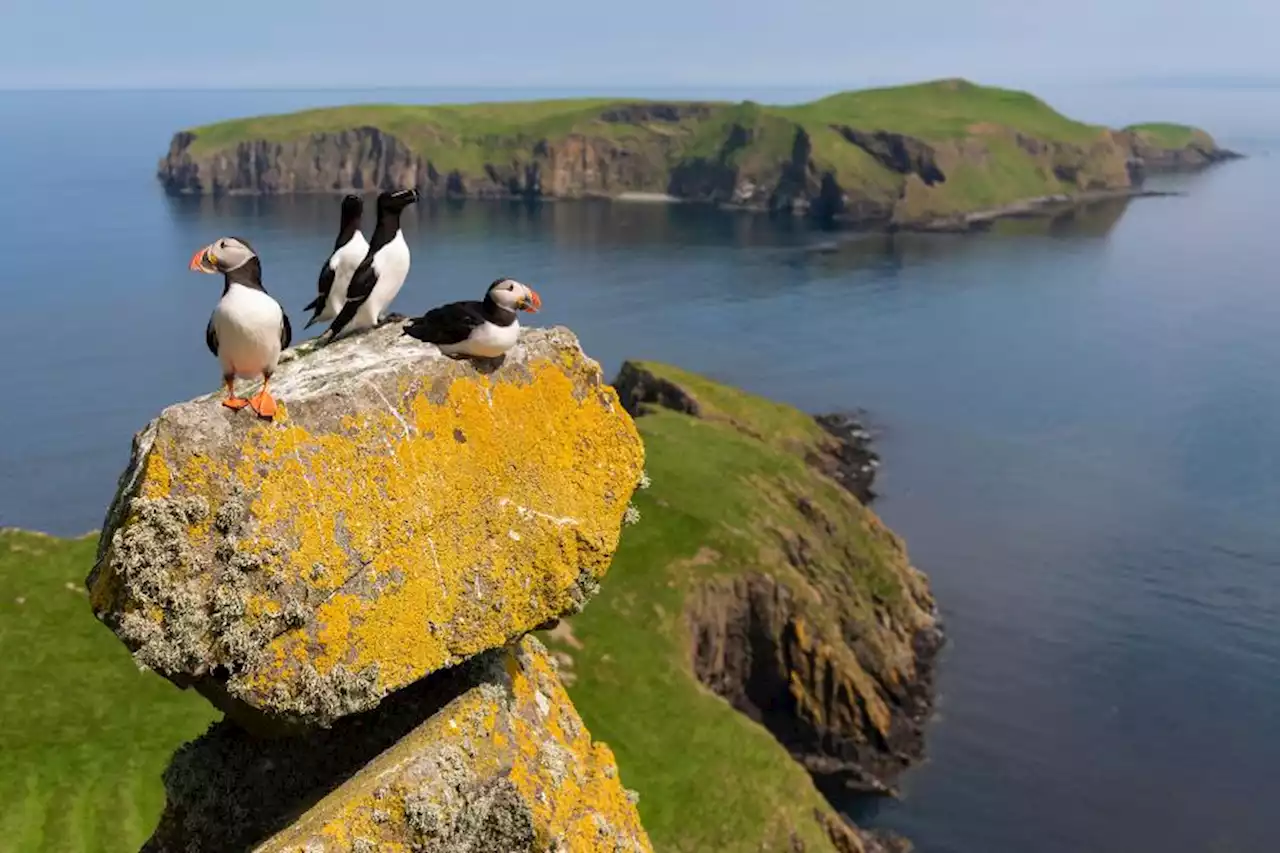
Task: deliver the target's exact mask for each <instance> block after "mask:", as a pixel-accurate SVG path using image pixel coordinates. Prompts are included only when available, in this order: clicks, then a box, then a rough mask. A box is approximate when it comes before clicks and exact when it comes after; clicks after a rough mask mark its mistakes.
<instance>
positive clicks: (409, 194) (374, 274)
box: [320, 190, 418, 343]
mask: <svg viewBox="0 0 1280 853" xmlns="http://www.w3.org/2000/svg"><path fill="white" fill-rule="evenodd" d="M417 200H418V191H417V190H398V191H396V192H384V193H382V194H381V195H379V196H378V225H377V227H376V228H374V231H373V239H371V240H370V241H369V251H368V253H367V254H365V256H364V260H362V261H361V262H360V266H358V267H356V271H355V272H354V273H352V275H351V284H350V286H348V287H347V301H346V302H345V303H344V304H343V306H342V310H341V311H339V312H338V316H337V318H336V319H335V320H334V321H333V323H332V325H330V326H329V328H328V329H326V330H325V333H324V334H323V335H321V336H320V339H321V340H322V341H323V342H324V343H328V342H329V341H331V340H333V339H334V338H336V337H337V336H338V335H340V334H342V333H343V331H346V330H348V329H349V330H350V331H353V332H354V331H358V330H360V329H369V328H372V327H374V326H376V325H378V321H379V320H380V319H381V317H382V312H383V311H384V310H385V309H386V307H387V306H388V305H390V304H391V300H392V299H395V298H396V294H397V293H399V292H400V287H401V285H403V284H404V280H405V277H406V276H407V275H408V274H409V244H408V243H406V242H405V240H404V232H403V231H401V230H400V213H401V212H402V211H403V210H404V209H405V208H406V207H408V206H409V205H411V204H413V203H414V202H415V201H417Z"/></svg>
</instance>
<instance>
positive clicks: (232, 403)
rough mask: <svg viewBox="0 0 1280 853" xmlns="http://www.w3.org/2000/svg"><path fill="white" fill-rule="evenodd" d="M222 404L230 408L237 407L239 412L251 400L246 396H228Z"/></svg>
mask: <svg viewBox="0 0 1280 853" xmlns="http://www.w3.org/2000/svg"><path fill="white" fill-rule="evenodd" d="M222 405H224V406H226V407H227V408H228V409H235V410H236V411H237V412H238V411H240V410H241V409H243V408H244V407H245V406H247V405H249V401H248V400H246V399H245V398H244V397H228V398H227V399H225V400H223V401H222Z"/></svg>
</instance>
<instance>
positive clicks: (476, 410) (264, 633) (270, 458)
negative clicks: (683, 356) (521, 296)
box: [87, 323, 651, 853]
mask: <svg viewBox="0 0 1280 853" xmlns="http://www.w3.org/2000/svg"><path fill="white" fill-rule="evenodd" d="M403 328H404V327H403V324H401V323H389V324H385V325H383V326H382V327H380V328H378V329H375V330H373V331H370V332H366V333H363V334H359V335H355V336H352V337H350V338H347V339H344V340H341V341H338V342H336V343H333V344H331V345H329V346H326V347H323V348H319V349H317V348H316V346H315V345H314V344H311V343H308V344H305V345H303V346H301V347H299V348H297V349H295V350H291V351H289V352H288V353H286V355H285V358H283V359H282V366H281V369H280V370H279V371H278V372H277V373H276V375H275V376H274V377H273V380H272V390H273V392H274V394H275V396H276V398H277V400H278V401H279V403H280V404H281V405H282V409H281V413H280V415H278V416H277V418H276V420H275V421H272V422H262V421H258V420H255V419H253V418H250V417H245V416H244V414H243V413H240V412H232V411H230V410H227V409H225V408H223V407H221V406H220V405H218V401H217V398H216V395H209V396H206V397H201V398H199V399H196V400H193V401H190V402H188V403H182V404H178V405H175V406H171V407H169V408H167V409H165V410H164V411H163V412H162V413H161V414H160V416H159V417H157V418H156V419H155V420H154V421H153V422H152V423H151V424H149V425H148V426H147V427H146V428H145V429H144V430H142V432H140V433H139V434H138V436H137V437H136V438H135V441H134V448H133V456H132V459H131V460H130V464H129V467H128V469H127V470H126V472H125V474H124V475H123V476H122V478H121V481H120V488H119V492H118V494H117V495H116V498H115V500H114V501H113V504H112V506H111V509H110V511H109V513H108V517H107V523H106V525H105V528H104V531H103V533H102V536H101V540H100V543H99V549H98V559H97V563H96V565H95V567H94V569H93V571H92V572H91V574H90V576H89V578H88V580H87V586H88V589H89V593H90V600H91V602H92V604H93V607H94V610H95V613H96V614H97V615H98V616H99V618H100V619H101V620H102V621H103V622H105V623H106V624H107V625H108V626H110V627H111V628H112V630H113V631H115V633H116V634H117V636H118V637H119V638H120V639H121V640H122V641H123V642H124V643H125V644H126V645H127V646H128V647H129V649H130V651H131V652H133V655H134V658H135V660H136V661H137V662H138V664H139V665H140V666H142V667H144V668H150V669H153V670H156V671H157V672H159V673H160V674H162V675H164V676H166V677H167V678H169V679H170V680H171V681H173V682H174V683H175V684H177V685H179V686H182V687H187V686H193V687H194V688H195V689H197V690H198V691H200V692H201V693H202V694H203V695H204V696H205V697H206V698H208V699H209V700H210V701H212V702H213V703H214V704H215V705H217V706H219V707H220V708H222V709H223V710H225V711H226V712H227V716H226V717H225V718H224V720H223V721H221V722H219V723H216V724H215V725H213V726H212V727H211V728H210V730H209V732H208V733H207V734H206V735H205V736H204V737H202V738H200V739H199V740H197V741H195V742H193V743H190V744H188V745H187V746H185V747H183V748H182V749H181V750H179V752H178V753H177V754H176V755H175V756H174V758H173V760H172V762H171V764H170V767H169V769H168V771H167V772H166V775H165V784H166V790H167V794H168V799H167V806H166V810H165V812H164V815H163V817H162V819H161V822H160V826H159V827H158V828H157V830H156V832H155V834H154V835H153V837H152V839H151V840H150V842H148V844H147V847H146V849H147V850H152V851H184V853H192V851H226V850H244V849H257V850H263V851H304V850H305V851H308V853H320V851H374V850H419V851H440V853H444V851H474V853H488V851H495V850H503V851H513V853H526V851H527V853H552V851H580V853H593V851H598V850H611V851H618V853H647V851H650V850H651V847H650V845H649V841H648V838H647V836H646V834H645V832H644V829H643V828H642V827H641V825H640V821H639V817H638V813H637V811H636V807H635V796H634V795H632V794H630V793H629V792H628V791H626V789H624V788H623V787H622V783H621V781H620V780H619V775H618V769H617V766H616V764H615V763H614V760H613V755H612V752H611V751H610V750H609V749H608V747H606V746H604V745H603V744H598V743H594V742H593V741H592V740H591V736H590V734H589V733H588V732H587V729H586V727H585V726H584V724H583V723H582V720H581V719H580V718H579V717H578V714H577V711H576V710H575V709H574V707H573V704H572V703H571V702H570V700H569V697H568V696H567V695H566V693H565V692H564V688H563V686H562V685H561V683H560V681H559V678H558V675H557V672H556V667H555V664H554V662H553V660H552V659H551V658H550V657H549V655H548V654H547V652H546V650H545V649H544V648H543V647H542V646H541V644H540V643H538V642H537V641H536V640H534V639H532V638H530V637H528V636H526V635H527V634H528V633H529V632H531V631H533V630H535V629H537V628H538V627H540V626H543V625H546V624H548V623H550V622H554V621H555V620H556V619H557V618H559V617H562V616H564V615H566V614H569V613H575V612H578V611H579V610H580V609H581V608H582V606H583V605H584V604H585V602H586V601H587V599H588V598H590V597H591V596H592V595H593V594H594V593H595V591H596V589H597V588H598V584H599V581H600V580H601V578H602V577H603V576H604V574H605V571H606V570H607V568H608V566H609V562H610V560H611V558H612V555H613V551H614V549H615V547H616V546H617V543H618V537H619V531H620V527H621V525H622V521H623V515H624V513H625V512H626V510H627V507H628V502H629V500H630V497H631V495H632V492H633V491H634V490H635V488H636V486H637V484H638V483H639V481H640V479H641V476H642V465H643V448H642V447H641V444H640V440H639V437H638V434H637V432H636V429H635V426H634V424H633V423H632V421H631V419H630V417H629V416H628V415H627V413H626V412H625V410H624V409H623V408H622V406H621V404H620V403H619V401H618V399H617V395H616V394H615V392H614V391H613V389H612V388H610V387H609V386H608V385H607V384H605V383H604V381H603V380H602V378H601V374H600V368H599V365H597V364H596V363H595V362H594V361H592V360H591V359H589V358H588V357H587V356H586V355H585V354H584V353H583V352H582V350H581V348H580V347H579V346H578V342H577V339H576V338H575V337H574V336H573V335H572V334H571V333H570V332H568V331H567V330H565V329H560V328H556V329H547V330H534V331H526V332H525V333H524V334H523V337H522V339H521V341H520V343H519V344H517V346H516V347H515V348H514V349H512V350H511V351H510V352H509V353H508V354H507V355H506V356H505V357H504V358H503V359H499V360H490V361H469V360H454V359H451V358H447V357H445V356H443V355H441V354H440V353H439V351H438V350H437V349H436V348H435V347H434V346H431V345H428V344H422V343H420V342H418V341H417V340H415V339H414V338H412V337H410V336H407V335H404V334H403Z"/></svg>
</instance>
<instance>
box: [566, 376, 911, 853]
mask: <svg viewBox="0 0 1280 853" xmlns="http://www.w3.org/2000/svg"><path fill="white" fill-rule="evenodd" d="M644 366H645V367H646V368H647V369H649V370H650V371H651V372H654V373H656V374H658V375H662V376H664V377H665V378H668V379H670V380H672V381H675V382H677V383H678V384H680V385H681V386H683V387H684V388H685V389H686V390H688V391H690V392H692V393H693V394H694V395H695V396H696V398H697V399H698V401H699V403H700V404H701V406H702V409H703V416H702V417H701V418H693V417H689V416H686V415H683V414H677V413H674V412H671V411H668V410H659V411H656V412H654V413H652V414H648V415H645V416H644V417H642V418H640V419H639V420H638V422H637V423H638V425H639V427H640V431H641V434H642V435H643V437H644V441H645V450H646V470H647V472H648V474H649V476H650V478H651V480H652V485H651V486H650V487H649V488H648V489H646V490H644V491H641V492H638V493H637V494H636V496H635V498H634V503H635V505H636V506H637V508H638V509H639V510H640V515H641V517H640V521H639V523H638V524H636V525H635V526H632V527H628V528H627V529H626V530H625V532H624V534H623V541H622V544H621V547H620V549H619V551H618V553H617V555H616V556H615V558H614V561H613V565H612V567H611V568H610V570H609V574H608V575H607V577H606V578H605V580H604V583H603V588H602V592H601V594H600V596H599V597H598V598H597V599H596V600H594V601H593V602H592V603H591V604H590V605H589V606H588V607H587V609H586V610H585V611H584V612H583V613H581V614H580V615H578V616H575V617H573V618H572V620H568V621H569V627H570V631H571V633H572V636H573V638H574V639H573V642H564V641H563V640H561V639H558V638H557V636H555V635H553V636H552V637H551V638H550V639H549V642H550V643H551V645H552V647H553V648H555V649H556V650H557V651H559V652H563V653H564V654H567V655H568V656H569V657H570V658H572V666H571V667H570V668H569V669H570V671H571V672H572V673H573V676H574V679H575V680H574V683H573V684H572V686H571V687H570V694H571V695H572V697H573V700H574V702H575V704H576V705H577V706H578V709H579V711H580V712H581V713H582V715H583V717H584V719H585V721H586V722H587V725H588V727H589V728H590V729H591V732H592V734H593V736H595V737H596V738H597V739H600V740H604V741H606V742H607V743H609V745H610V746H611V747H612V748H613V749H614V751H615V753H616V754H617V756H618V763H619V767H620V769H621V773H622V778H623V781H624V782H625V784H626V785H627V786H628V787H631V788H635V789H636V790H638V791H639V793H640V812H641V818H642V820H643V821H644V824H645V828H646V829H647V830H648V832H649V834H650V836H651V837H652V839H653V842H654V845H655V847H656V849H657V850H659V851H664V853H666V851H680V853H695V852H696V853H711V851H716V853H756V851H759V850H784V849H791V848H790V847H789V846H788V844H787V839H788V838H789V836H790V833H792V832H795V833H796V834H797V835H798V836H799V837H800V838H802V839H803V840H804V842H805V845H806V848H805V849H806V850H808V851H810V853H816V851H830V850H831V846H830V842H829V841H828V840H827V839H826V836H825V835H824V834H823V832H822V830H821V829H820V827H819V825H818V824H817V822H816V821H815V820H814V817H813V815H814V810H815V809H824V810H825V809H827V808H828V807H827V806H826V805H825V804H824V801H823V799H822V797H821V796H820V795H819V794H818V792H817V791H816V789H815V788H814V786H813V784H812V782H811V780H810V778H809V776H808V774H807V773H806V772H805V771H804V770H803V769H802V768H801V767H800V765H799V764H797V763H796V762H794V761H793V760H792V759H791V758H790V756H789V755H788V754H787V753H786V751H785V750H784V749H783V748H782V747H781V746H780V745H779V744H778V743H777V742H776V741H775V740H774V738H773V736H772V735H770V734H769V733H768V732H767V731H765V730H764V729H763V728H762V727H760V726H758V725H757V724H755V723H753V722H751V721H750V720H749V719H748V718H746V717H745V716H743V715H741V714H739V713H737V712H736V711H734V710H733V709H732V708H731V707H730V706H729V705H728V703H727V702H725V701H724V700H722V699H721V698H719V697H717V696H715V695H713V694H712V693H711V692H710V691H709V690H707V689H706V688H704V687H703V686H702V685H701V684H700V683H699V682H698V681H697V679H696V677H695V676H694V675H693V673H692V669H691V664H690V659H691V652H690V647H689V638H688V635H687V627H686V623H685V621H684V607H685V597H686V595H687V594H688V593H689V592H690V590H691V589H693V588H695V587H696V586H697V585H698V584H699V583H700V582H701V581H704V580H705V579H707V578H709V577H711V576H713V575H724V574H735V573H740V572H744V571H761V570H763V571H767V572H769V573H771V574H773V575H774V576H775V577H778V578H779V579H780V580H783V581H785V582H787V584H788V586H790V587H791V588H792V589H793V590H797V589H803V588H812V589H818V590H821V591H822V593H823V595H822V598H823V599H825V600H826V601H827V602H828V603H829V604H830V606H831V613H829V614H828V616H830V617H831V618H835V615H836V612H837V611H839V610H840V607H841V606H843V607H844V608H845V610H844V612H845V613H848V614H852V615H855V618H863V619H872V618H873V617H872V616H871V615H870V612H869V611H864V610H861V608H862V605H863V604H865V603H866V602H868V601H870V600H871V599H872V598H873V597H879V598H880V599H881V600H882V601H893V600H894V599H895V597H896V596H899V595H900V594H901V589H902V587H901V580H900V577H901V576H900V575H899V571H900V567H899V566H900V564H899V563H898V562H897V560H899V559H900V558H898V557H896V555H895V552H893V551H892V549H891V547H890V546H889V545H888V543H887V542H886V540H885V539H884V538H883V537H882V536H880V535H878V534H877V533H876V532H874V531H873V530H871V529H869V528H868V527H867V526H866V525H865V524H863V523H860V520H861V519H865V517H866V515H869V514H868V513H866V511H865V510H863V509H862V508H861V506H860V505H858V504H857V502H856V501H854V500H853V499H852V498H851V497H849V496H848V495H847V494H846V493H845V492H844V491H843V490H841V489H840V488H839V487H838V486H836V485H835V484H834V483H833V482H832V481H830V480H828V479H826V478H825V477H822V476H820V475H818V474H816V473H815V472H814V471H813V470H812V469H811V468H809V466H808V465H806V464H805V462H804V461H803V454H802V451H803V449H804V448H807V447H811V446H812V445H813V444H814V443H816V442H821V441H824V440H826V439H825V433H824V432H823V431H822V430H821V429H820V428H818V427H817V426H816V424H815V423H814V422H813V420H812V419H811V418H809V417H808V416H806V415H804V414H803V413H801V412H799V411H797V410H796V409H793V408H791V407H788V406H782V405H779V404H776V403H773V402H771V401H768V400H763V399H761V398H758V397H754V396H751V395H748V394H745V393H742V392H740V391H737V390H735V389H731V388H727V387H725V386H723V385H718V384H716V383H713V382H710V381H709V380H706V379H703V378H701V377H697V376H694V375H692V374H688V373H686V372H684V371H681V370H677V369H675V368H670V367H665V366H662V365H655V364H652V363H646V364H645V365H644ZM798 495H804V496H806V497H809V498H810V499H811V500H813V501H814V502H815V503H816V504H817V505H818V506H819V507H821V508H822V510H823V512H825V513H827V514H828V517H831V518H838V519H841V520H842V522H843V523H842V524H841V525H840V527H841V529H840V530H839V532H838V533H837V534H835V539H834V541H824V539H823V536H822V534H820V533H817V532H815V531H814V530H813V529H812V528H808V527H806V526H805V525H806V523H807V522H806V521H805V520H804V519H803V518H802V517H801V516H800V514H799V513H798V512H797V511H796V509H795V506H794V502H793V500H792V499H791V498H792V497H794V496H798ZM776 529H784V530H803V531H806V535H807V536H808V537H809V538H810V541H811V542H812V543H814V547H815V549H816V550H818V551H819V552H822V550H823V549H824V548H826V549H829V551H828V552H824V557H826V558H828V559H827V565H828V566H837V565H841V563H840V560H839V559H838V558H835V557H834V552H837V551H839V552H842V553H843V549H845V548H848V549H850V550H851V551H853V552H854V553H857V554H859V555H860V566H859V570H858V571H856V572H848V573H839V576H833V577H831V578H825V579H824V578H815V577H807V578H802V577H800V576H799V574H798V573H797V571H796V570H795V569H793V568H792V567H791V566H790V565H789V564H787V563H786V561H785V560H784V559H782V557H781V555H780V554H778V553H777V552H776V547H777V546H776V541H775V539H774V538H773V532H774V530H776ZM833 574H836V573H833ZM836 600H841V601H843V605H835V604H834V603H833V602H835V601H836ZM814 621H815V622H816V621H820V620H818V619H815V620H814ZM863 624H868V623H866V622H864V623H863ZM836 631H837V634H835V635H838V629H836ZM829 636H831V635H829ZM868 643H869V645H874V644H875V640H874V638H872V639H869V640H868Z"/></svg>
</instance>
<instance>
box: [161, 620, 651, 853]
mask: <svg viewBox="0 0 1280 853" xmlns="http://www.w3.org/2000/svg"><path fill="white" fill-rule="evenodd" d="M474 666H475V673H474V675H473V679H474V680H473V681H472V682H471V683H470V684H469V685H467V687H466V689H465V691H464V692H462V693H460V694H459V695H457V696H456V698H454V699H453V700H452V701H451V702H449V703H447V704H445V705H444V706H443V707H442V708H441V709H440V710H439V711H437V712H436V713H435V714H433V715H432V716H431V717H430V718H429V719H427V720H426V721H425V722H423V723H422V724H421V725H420V726H418V727H417V728H416V729H414V730H413V731H412V732H411V733H410V734H408V735H407V736H406V737H404V738H402V739H400V740H399V741H398V742H397V743H396V744H395V746H393V747H392V748H390V749H388V750H386V751H385V752H383V753H382V754H381V755H379V756H378V757H377V758H375V759H374V760H373V761H371V762H369V763H368V764H367V765H365V766H364V767H363V769H361V770H360V771H359V772H358V773H356V774H355V775H354V776H352V777H351V778H350V779H348V780H347V781H346V782H345V783H344V784H342V785H341V786H339V787H338V788H337V789H336V790H334V791H333V792H332V793H330V794H329V795H328V796H326V797H324V798H323V799H322V800H320V801H319V802H318V803H317V804H316V805H314V806H313V807H311V808H310V809H308V810H306V811H305V813H303V814H302V815H301V816H300V817H299V818H298V819H297V820H296V821H295V822H294V823H293V824H292V825H291V826H290V827H289V828H287V829H285V830H284V831H282V832H280V833H279V834H278V835H276V836H275V837H273V838H271V839H269V840H267V841H266V842H264V843H263V844H261V846H259V847H257V848H255V849H256V850H258V851H260V853H294V852H295V851H307V853H327V851H349V850H370V851H373V850H377V851H391V850H407V849H412V850H417V851H427V853H445V851H454V852H455V853H456V852H457V851H473V852H474V853H482V851H485V853H488V851H502V852H503V853H543V851H545V852H546V853H551V851H559V853H599V851H609V853H647V852H648V851H651V850H652V847H651V846H650V843H649V839H648V836H647V835H646V834H645V832H644V829H643V828H642V827H641V825H640V819H639V815H638V814H637V811H636V807H635V803H634V801H633V799H634V798H633V795H631V794H629V793H628V792H627V791H626V789H625V788H624V787H623V785H622V782H621V780H620V779H619V774H618V768H617V766H616V764H615V763H614V761H613V755H612V753H611V752H610V750H609V749H608V747H606V746H604V745H603V744H596V743H592V741H591V735H590V733H589V732H588V731H587V729H586V727H585V726H584V725H583V723H582V721H581V719H579V717H578V715H577V712H576V711H575V710H574V708H573V705H572V704H571V703H570V701H569V698H568V695H567V694H566V693H565V692H564V688H563V687H562V686H561V685H560V682H559V679H558V678H557V677H556V673H555V669H554V664H553V663H552V661H551V659H550V658H549V656H548V655H547V652H546V650H545V649H544V648H543V647H542V646H541V644H540V643H538V642H537V641H536V640H533V639H531V638H527V639H525V640H523V641H521V642H520V643H519V644H517V645H516V646H514V647H512V648H511V649H509V650H506V651H502V652H494V653H491V654H490V656H489V658H488V659H486V660H485V661H484V662H483V663H481V662H479V661H477V664H475V665H474ZM164 829H165V826H164V824H163V823H162V830H164ZM179 840H180V839H179V838H174V839H173V844H174V846H177V842H178V841H179ZM187 840H189V839H187ZM152 849H155V850H162V849H167V847H166V845H157V846H154V847H153V848H152Z"/></svg>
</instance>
